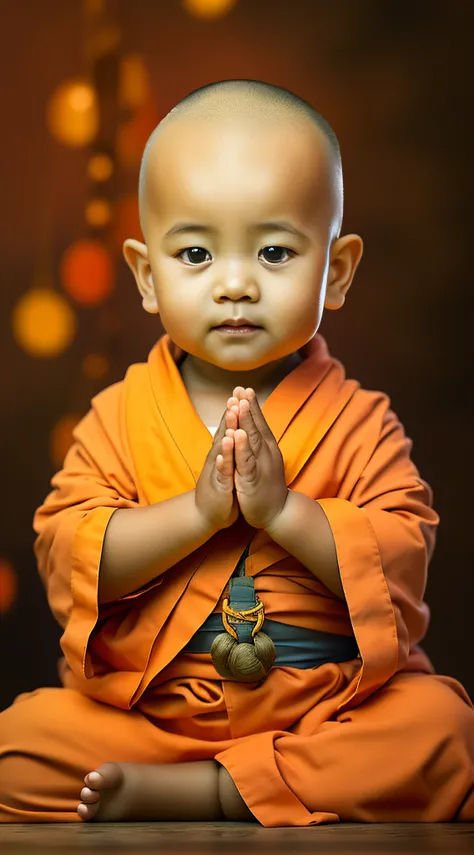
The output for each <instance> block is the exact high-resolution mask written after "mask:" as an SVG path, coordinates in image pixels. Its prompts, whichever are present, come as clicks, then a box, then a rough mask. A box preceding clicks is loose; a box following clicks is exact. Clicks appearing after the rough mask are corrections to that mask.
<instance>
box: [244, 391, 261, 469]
mask: <svg viewBox="0 0 474 855" xmlns="http://www.w3.org/2000/svg"><path fill="white" fill-rule="evenodd" d="M239 427H241V428H243V430H244V431H245V433H246V434H247V436H248V441H249V444H250V448H251V449H252V451H253V453H254V454H255V455H258V452H259V449H260V445H261V443H262V437H261V435H260V432H259V430H258V428H257V426H256V424H255V422H254V419H253V415H252V413H251V411H250V406H249V401H247V399H243V400H241V401H240V405H239Z"/></svg>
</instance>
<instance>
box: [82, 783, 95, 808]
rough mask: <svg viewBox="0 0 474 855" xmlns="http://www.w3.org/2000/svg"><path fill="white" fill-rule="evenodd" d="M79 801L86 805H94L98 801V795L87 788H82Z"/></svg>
mask: <svg viewBox="0 0 474 855" xmlns="http://www.w3.org/2000/svg"><path fill="white" fill-rule="evenodd" d="M81 799H82V801H83V802H85V803H86V804H88V805H94V804H95V803H96V802H98V801H100V793H99V792H98V791H97V790H91V789H89V787H83V788H82V790H81Z"/></svg>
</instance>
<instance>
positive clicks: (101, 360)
mask: <svg viewBox="0 0 474 855" xmlns="http://www.w3.org/2000/svg"><path fill="white" fill-rule="evenodd" d="M82 370H83V372H84V374H85V376H86V377H89V378H90V379H91V380H101V379H102V378H103V377H106V376H107V374H108V373H109V371H110V362H109V360H108V359H107V357H106V356H104V355H103V354H102V353H88V354H87V356H85V357H84V359H83V361H82Z"/></svg>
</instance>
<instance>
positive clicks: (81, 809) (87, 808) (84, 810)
mask: <svg viewBox="0 0 474 855" xmlns="http://www.w3.org/2000/svg"><path fill="white" fill-rule="evenodd" d="M98 810H99V803H97V804H95V805H85V804H80V805H78V807H77V812H78V814H79V816H80V817H81V819H83V820H85V822H88V820H91V819H94V817H95V815H96V813H97V811H98Z"/></svg>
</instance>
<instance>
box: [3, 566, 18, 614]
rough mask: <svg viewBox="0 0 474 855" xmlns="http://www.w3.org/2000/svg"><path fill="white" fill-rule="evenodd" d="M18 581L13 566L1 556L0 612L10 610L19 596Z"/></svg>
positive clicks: (4, 612)
mask: <svg viewBox="0 0 474 855" xmlns="http://www.w3.org/2000/svg"><path fill="white" fill-rule="evenodd" d="M17 593H18V581H17V576H16V573H15V570H14V569H13V566H12V565H11V564H10V562H9V561H7V560H6V559H5V558H0V614H2V615H3V614H6V612H9V611H10V609H11V607H12V606H13V603H14V602H15V600H16V598H17Z"/></svg>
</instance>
